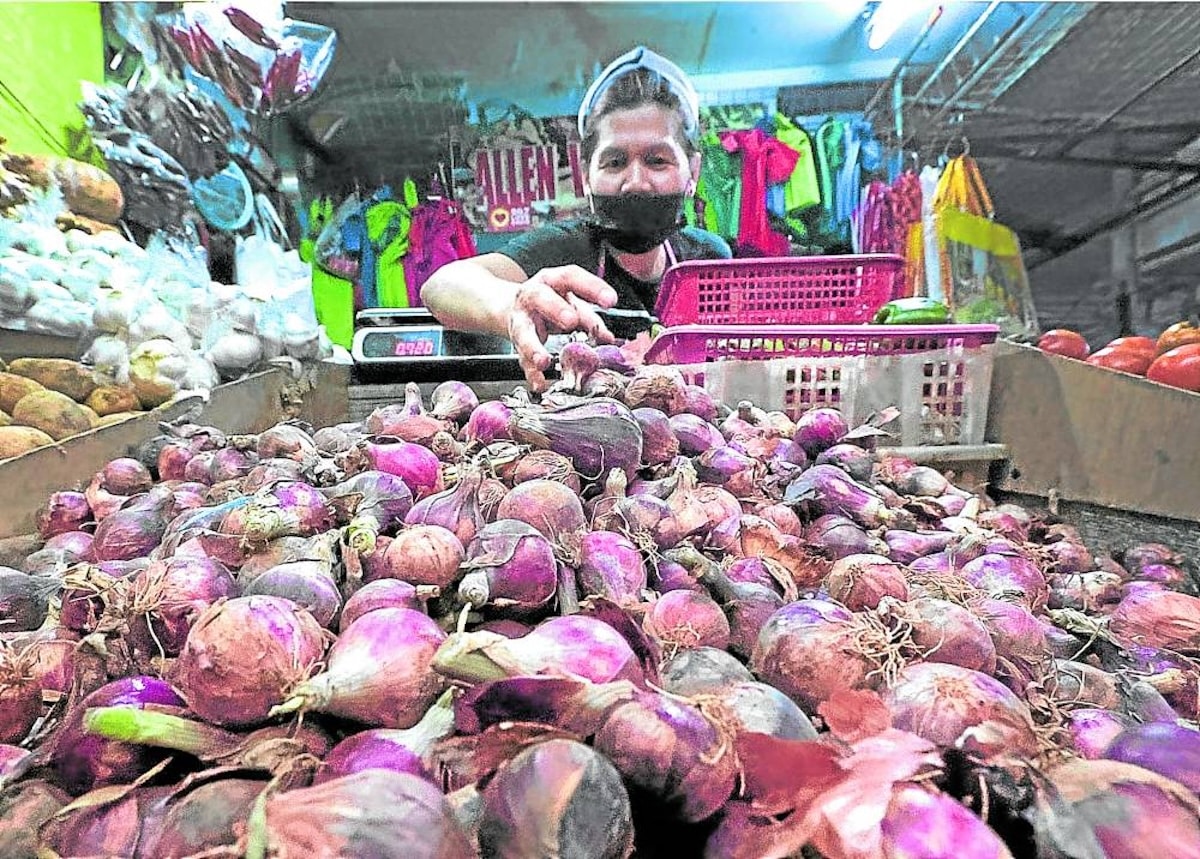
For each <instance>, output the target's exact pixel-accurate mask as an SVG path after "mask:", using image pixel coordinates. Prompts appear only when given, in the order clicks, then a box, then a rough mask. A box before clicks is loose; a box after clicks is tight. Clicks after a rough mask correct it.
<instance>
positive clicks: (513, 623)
mask: <svg viewBox="0 0 1200 859" xmlns="http://www.w3.org/2000/svg"><path fill="white" fill-rule="evenodd" d="M472 631H473V632H494V633H496V634H497V635H501V636H504V637H505V638H521V637H522V636H525V635H529V633H531V632H533V627H532V626H530V625H529V624H527V623H521V622H520V621H519V620H513V619H511V618H507V617H502V618H498V619H497V620H485V621H484V622H483V623H481V624H479V625H478V626H476V627H475V628H474V629H473V630H472Z"/></svg>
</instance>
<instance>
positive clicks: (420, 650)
mask: <svg viewBox="0 0 1200 859" xmlns="http://www.w3.org/2000/svg"><path fill="white" fill-rule="evenodd" d="M445 640H446V633H444V632H442V630H441V628H440V627H439V626H438V625H437V624H436V623H435V622H434V621H433V620H432V619H431V618H430V617H429V615H427V614H424V613H422V612H418V611H412V610H410V609H404V608H381V609H376V610H375V611H371V612H367V613H366V614H364V615H362V616H361V617H359V618H358V619H357V620H355V621H354V622H353V623H352V624H350V625H349V626H348V627H346V628H345V629H344V630H343V631H342V633H341V635H339V636H338V639H337V641H335V642H334V644H333V646H332V647H331V648H330V649H329V656H328V658H327V659H326V668H325V670H324V671H323V672H322V673H320V674H318V675H316V676H315V677H312V678H310V679H309V680H305V681H303V682H301V683H300V684H299V685H297V686H296V687H295V688H294V689H293V690H292V693H291V697H290V698H289V699H288V700H287V701H286V702H285V703H284V704H283V705H281V706H279V707H276V708H274V709H273V710H272V714H273V715H278V714H281V713H290V712H293V711H295V710H300V709H305V710H316V711H319V712H322V713H329V714H331V715H334V716H340V717H342V718H345V719H353V720H355V721H357V722H361V723H363V724H365V725H372V726H376V727H386V728H411V727H412V726H413V725H415V724H416V723H417V722H418V721H419V720H420V718H421V716H422V715H423V714H424V713H425V711H426V710H428V709H429V707H430V705H431V704H433V702H434V700H436V699H437V697H438V696H439V695H440V694H441V693H442V689H443V686H444V685H445V684H444V681H443V680H442V678H441V676H440V675H438V674H436V673H434V672H433V670H431V668H430V664H431V661H432V660H433V656H434V654H435V653H436V652H437V649H438V647H439V646H440V645H441V643H442V642H443V641H445Z"/></svg>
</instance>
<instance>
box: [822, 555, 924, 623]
mask: <svg viewBox="0 0 1200 859" xmlns="http://www.w3.org/2000/svg"><path fill="white" fill-rule="evenodd" d="M825 588H826V590H827V591H828V592H829V596H830V597H832V598H833V599H835V600H837V601H838V602H840V603H841V604H842V605H844V606H846V608H848V609H850V611H861V610H863V609H873V608H878V606H879V602H880V600H882V599H883V598H884V597H891V598H893V599H896V600H899V601H900V602H906V601H907V600H908V585H907V583H906V581H905V578H904V571H903V570H902V569H901V568H900V565H899V564H895V563H893V562H892V561H891V560H889V559H888V558H886V557H884V556H883V555H874V554H859V555H847V556H845V557H844V558H839V559H838V560H836V561H834V562H833V566H832V567H830V568H829V575H827V576H826V577H825Z"/></svg>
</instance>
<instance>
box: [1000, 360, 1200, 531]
mask: <svg viewBox="0 0 1200 859" xmlns="http://www.w3.org/2000/svg"><path fill="white" fill-rule="evenodd" d="M988 411H989V415H988V426H987V432H986V438H987V440H988V441H994V442H1001V443H1003V444H1004V445H1005V446H1006V447H1007V448H1008V455H1009V458H1008V461H1007V463H1006V464H1005V465H1004V466H1003V467H999V468H997V469H996V471H997V473H996V474H995V475H994V481H993V485H994V486H995V487H996V488H997V489H999V490H1001V491H1006V490H1007V491H1012V492H1019V493H1026V494H1030V495H1037V496H1041V497H1043V498H1048V499H1062V500H1066V501H1080V502H1086V503H1089V504H1096V505H1101V506H1104V507H1111V508H1115V509H1118V510H1126V511H1130V512H1133V513H1148V514H1153V515H1155V516H1165V517H1170V518H1174V519H1183V520H1189V521H1200V444H1197V442H1196V427H1198V426H1200V394H1196V393H1192V392H1189V391H1183V390H1179V389H1177V388H1171V387H1167V386H1166V385H1160V384H1157V383H1155V382H1150V381H1148V380H1146V379H1143V378H1140V377H1138V376H1132V375H1129V374H1127V373H1118V372H1115V371H1113V370H1106V369H1104V368H1103V367H1094V366H1092V365H1090V364H1086V363H1084V362H1083V361H1075V360H1072V359H1070V358H1063V357H1061V356H1058V355H1050V354H1047V353H1045V352H1042V351H1041V350H1039V349H1037V348H1035V347H1032V346H1022V345H1016V344H1013V343H1007V342H1001V343H998V344H997V353H996V357H995V362H994V364H993V368H992V393H991V398H990V403H989V409H988Z"/></svg>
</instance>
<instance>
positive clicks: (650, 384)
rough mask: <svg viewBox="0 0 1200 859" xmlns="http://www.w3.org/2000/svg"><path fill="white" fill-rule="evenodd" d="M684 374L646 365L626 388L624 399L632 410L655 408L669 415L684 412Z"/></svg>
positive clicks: (668, 368)
mask: <svg viewBox="0 0 1200 859" xmlns="http://www.w3.org/2000/svg"><path fill="white" fill-rule="evenodd" d="M685 384H686V383H685V382H684V381H683V376H682V374H681V373H680V372H679V371H678V370H677V369H675V368H674V367H664V366H655V365H646V366H643V367H640V368H639V369H638V372H637V375H635V376H634V377H633V378H632V379H630V380H629V383H628V384H627V385H626V386H625V392H624V394H623V397H622V398H623V399H624V401H625V404H626V405H627V406H629V408H631V409H636V408H642V407H647V408H654V409H658V410H659V411H661V412H664V413H666V414H668V415H677V414H679V413H680V412H682V411H683V410H684V406H685V405H686V401H685V400H684V391H683V389H684V385H685Z"/></svg>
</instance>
